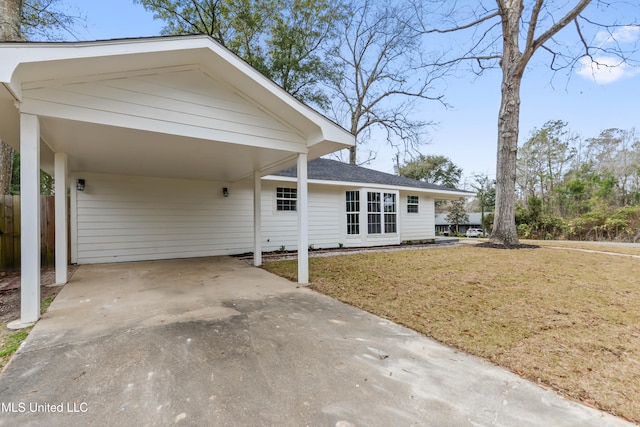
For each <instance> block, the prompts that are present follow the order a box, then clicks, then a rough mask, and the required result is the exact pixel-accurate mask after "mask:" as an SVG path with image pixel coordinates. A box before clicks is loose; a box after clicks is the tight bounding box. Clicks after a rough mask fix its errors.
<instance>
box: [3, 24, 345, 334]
mask: <svg viewBox="0 0 640 427" xmlns="http://www.w3.org/2000/svg"><path fill="white" fill-rule="evenodd" d="M0 55H1V56H2V58H3V61H2V63H1V64H0V82H2V88H0V139H2V140H3V141H5V142H7V143H9V144H10V145H11V146H13V147H14V148H16V149H18V150H19V151H20V153H21V172H20V180H21V204H22V207H21V236H22V241H21V245H22V246H21V256H22V282H21V286H22V307H21V319H20V323H22V324H27V323H30V322H34V321H36V320H37V319H38V317H39V311H40V304H39V301H40V295H39V293H40V253H39V252H40V232H39V224H40V218H39V215H40V207H39V200H40V199H39V192H40V183H39V170H40V169H43V170H46V171H47V172H50V173H52V175H54V178H55V182H56V218H66V217H67V204H66V192H67V190H69V192H70V196H71V218H72V219H71V230H70V233H71V236H72V239H71V242H72V247H71V253H72V259H71V261H72V262H77V259H74V257H76V256H77V247H74V244H75V243H76V242H77V232H78V224H77V222H76V221H74V219H75V220H77V216H76V215H77V209H78V206H77V201H78V200H77V198H78V194H80V193H79V192H82V191H85V187H86V188H87V189H89V188H90V186H91V182H90V181H89V180H88V179H86V178H85V176H86V174H89V176H91V175H90V174H110V176H117V177H127V178H126V183H125V184H123V185H124V186H125V187H126V186H130V185H131V183H132V182H133V183H135V181H136V178H135V177H140V179H148V178H154V179H156V178H157V179H160V178H162V179H167V180H181V181H179V182H178V181H163V182H160V183H157V182H155V181H154V185H155V186H156V187H158V191H161V188H162V186H163V185H165V183H170V184H172V185H173V184H175V185H174V186H180V185H182V186H184V187H189V186H190V184H189V183H188V181H186V180H192V181H193V182H198V183H199V184H198V185H200V186H203V185H205V184H202V183H207V182H210V183H212V184H211V187H212V188H211V192H212V193H215V194H217V195H219V196H220V197H222V193H224V197H226V196H228V187H230V186H232V185H233V184H234V183H237V182H240V181H243V180H244V181H246V180H249V181H251V182H252V191H253V206H252V216H253V221H252V222H253V224H252V225H253V252H254V254H255V256H254V264H255V265H260V264H261V255H260V254H261V219H260V218H261V215H260V212H261V203H260V191H261V188H260V178H261V177H262V176H264V175H267V174H269V173H272V172H275V171H277V170H281V169H284V168H287V167H291V166H293V165H297V168H298V171H299V174H298V177H297V189H298V190H297V192H298V193H297V218H298V250H299V252H298V254H299V256H298V280H299V282H300V283H307V281H308V254H307V248H308V237H307V228H308V220H307V209H308V208H307V173H306V165H307V161H308V160H311V159H313V158H316V157H319V156H322V155H324V154H328V153H331V152H333V151H336V150H339V149H342V148H345V147H348V146H350V145H352V144H353V143H354V141H353V137H352V136H351V135H350V134H349V133H348V132H346V131H345V130H344V129H342V128H341V127H339V126H337V125H336V124H334V123H333V122H331V121H329V120H327V119H326V118H325V117H323V116H322V115H320V114H318V113H317V112H316V111H314V110H312V109H311V108H309V107H307V106H306V105H304V104H302V103H300V102H299V101H297V100H296V99H295V98H293V97H292V96H291V95H289V94H288V93H286V92H285V91H284V90H283V89H282V88H280V87H279V86H277V85H276V84H275V83H273V82H272V81H270V80H269V79H267V78H265V77H264V76H263V75H262V74H260V73H259V72H258V71H256V70H255V69H253V68H252V67H251V66H249V65H248V64H247V63H245V62H244V61H243V60H241V59H240V58H238V57H237V56H235V55H234V54H232V53H231V52H229V51H228V50H227V49H225V48H224V47H222V46H221V45H219V44H218V43H216V42H215V41H214V40H212V39H211V38H210V37H208V36H185V37H156V38H144V39H125V40H109V41H95V42H78V43H22V42H19V43H2V44H0ZM132 177H133V178H132ZM120 188H122V187H120ZM112 191H114V192H115V191H118V190H117V189H116V190H112ZM105 200H107V201H108V200H109V199H108V198H105ZM101 203H103V205H101V206H105V205H104V203H106V202H104V201H102V202H101ZM230 220H231V219H230ZM68 232H69V230H67V223H66V221H56V281H57V283H59V284H63V283H66V282H67V269H66V266H67V264H68V263H69V259H68V258H67V249H68V248H67V239H66V236H67V233H68ZM211 238H212V239H213V238H215V237H214V236H212V237H211ZM150 242H151V243H150ZM152 242H153V239H149V242H145V243H146V244H147V245H149V244H151V245H152V244H153V243H152ZM186 244H187V245H188V244H189V242H187V243H186ZM194 248H195V245H194ZM152 249H153V248H152ZM97 250H100V248H99V247H98V249H97ZM148 252H150V253H151V255H149V253H147V254H146V255H145V256H146V257H147V258H144V259H147V260H148V259H150V258H149V257H153V250H148ZM215 254H216V253H214V252H212V250H211V249H201V250H200V249H197V248H195V249H193V250H191V251H187V252H185V255H179V256H180V257H187V256H210V255H215ZM135 256H136V255H135V254H134V255H131V256H130V257H129V258H128V260H135ZM167 256H168V255H166V254H165V255H158V259H163V257H164V258H166V257H167ZM140 259H142V258H140Z"/></svg>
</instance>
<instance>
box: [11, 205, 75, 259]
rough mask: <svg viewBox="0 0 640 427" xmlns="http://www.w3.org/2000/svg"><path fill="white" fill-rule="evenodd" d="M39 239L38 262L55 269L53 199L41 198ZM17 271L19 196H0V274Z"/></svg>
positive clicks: (18, 253) (18, 255) (18, 254)
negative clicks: (1, 272)
mask: <svg viewBox="0 0 640 427" xmlns="http://www.w3.org/2000/svg"><path fill="white" fill-rule="evenodd" d="M67 203H68V199H67ZM68 221H69V219H68V218H67V222H68ZM67 238H68V236H67ZM40 240H41V248H40V260H41V266H42V268H49V267H54V266H55V201H54V196H40ZM19 269H20V196H0V271H13V270H19Z"/></svg>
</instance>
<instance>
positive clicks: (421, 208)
mask: <svg viewBox="0 0 640 427" xmlns="http://www.w3.org/2000/svg"><path fill="white" fill-rule="evenodd" d="M408 196H418V213H409V212H407V204H408V203H407V197H408ZM434 212H435V203H434V199H433V198H432V197H428V196H427V195H425V194H424V193H423V194H420V193H416V192H412V191H401V192H400V224H401V235H400V238H401V240H402V241H403V242H406V241H409V240H411V241H414V242H415V241H418V240H427V239H433V238H435V232H434V230H435V227H434V223H435V220H434V216H435V214H434Z"/></svg>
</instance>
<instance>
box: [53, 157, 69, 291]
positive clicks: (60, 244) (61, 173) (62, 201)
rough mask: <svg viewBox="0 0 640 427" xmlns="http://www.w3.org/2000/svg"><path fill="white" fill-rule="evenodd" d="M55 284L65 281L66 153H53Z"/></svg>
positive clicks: (67, 260)
mask: <svg viewBox="0 0 640 427" xmlns="http://www.w3.org/2000/svg"><path fill="white" fill-rule="evenodd" d="M54 175H55V177H54V179H55V181H54V182H55V186H56V187H55V188H56V198H55V206H56V208H55V210H56V216H55V219H56V284H58V285H64V284H65V283H67V280H68V277H67V264H69V259H68V255H67V252H68V247H67V246H68V245H67V154H66V153H56V154H55V174H54Z"/></svg>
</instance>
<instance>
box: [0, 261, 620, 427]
mask: <svg viewBox="0 0 640 427" xmlns="http://www.w3.org/2000/svg"><path fill="white" fill-rule="evenodd" d="M0 403H1V404H2V406H1V408H0V409H1V413H0V425H12V426H14V425H23V426H24V425H47V426H68V425H112V426H118V425H123V426H124V425H126V426H130V425H137V426H143V425H167V424H174V423H175V424H178V425H211V426H340V427H346V426H403V425H405V426H412V425H416V426H467V425H468V426H489V425H501V426H550V425H553V426H623V425H631V424H628V423H626V422H624V421H623V420H621V419H618V418H615V417H612V416H609V415H607V414H604V413H602V412H599V411H597V410H594V409H591V408H588V407H586V406H582V405H579V404H577V403H575V402H571V401H567V400H565V399H563V398H561V397H559V396H557V395H556V394H554V393H553V392H551V391H548V390H543V389H541V388H539V387H538V386H536V385H534V384H531V383H529V382H527V381H524V380H522V379H521V378H519V377H518V376H517V375H514V374H511V373H509V372H507V371H505V370H502V369H500V368H497V367H495V366H493V365H491V364H488V363H486V362H483V361H481V360H479V359H476V358H474V357H470V356H467V355H464V354H461V353H458V352H455V351H452V350H451V349H449V348H447V347H444V346H442V345H439V344H437V343H435V342H433V341H431V340H429V339H427V338H424V337H422V336H420V335H418V334H416V333H414V332H413V331H411V330H408V329H405V328H402V327H399V326H397V325H395V324H393V323H391V322H389V321H386V320H384V319H382V318H379V317H376V316H372V315H370V314H367V313H365V312H362V311H360V310H357V309H355V308H352V307H349V306H347V305H344V304H341V303H339V302H337V301H335V300H333V299H331V298H328V297H325V296H322V295H318V294H316V293H314V292H313V291H310V290H308V289H305V288H300V287H298V286H297V285H296V284H295V283H292V282H289V281H286V280H284V279H281V278H279V277H276V276H274V275H271V274H269V273H267V272H265V271H263V270H260V269H257V268H253V267H251V266H249V265H247V264H244V263H243V262H241V261H238V260H236V259H233V258H228V257H220V258H206V259H190V260H175V261H161V262H140V263H126V264H110V265H92V266H81V267H80V268H79V269H78V271H77V272H76V274H75V275H74V276H73V278H72V280H71V282H70V283H69V284H68V285H66V286H65V288H64V289H63V290H62V292H61V293H60V294H59V296H58V297H57V299H56V300H55V301H54V303H53V304H52V305H51V307H50V309H49V311H48V312H47V313H46V315H45V316H44V317H43V318H42V320H41V321H40V322H38V324H37V325H36V326H35V328H34V329H33V331H32V332H31V334H30V335H29V337H28V339H27V340H26V342H25V344H24V346H23V347H22V348H21V349H20V350H19V352H18V353H17V355H16V357H15V358H14V359H13V361H12V362H11V363H10V364H9V366H8V367H7V369H6V370H5V371H4V373H3V374H2V375H1V376H0ZM60 411H61V412H60Z"/></svg>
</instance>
